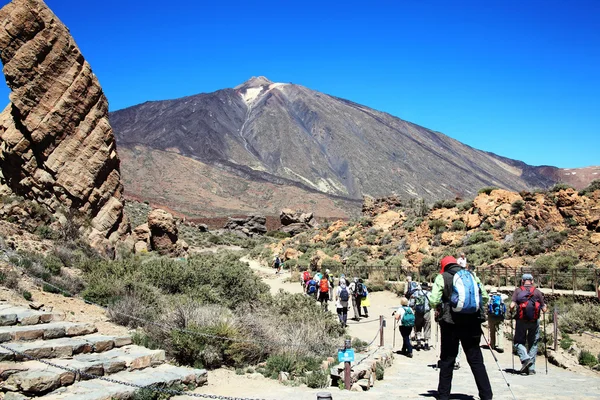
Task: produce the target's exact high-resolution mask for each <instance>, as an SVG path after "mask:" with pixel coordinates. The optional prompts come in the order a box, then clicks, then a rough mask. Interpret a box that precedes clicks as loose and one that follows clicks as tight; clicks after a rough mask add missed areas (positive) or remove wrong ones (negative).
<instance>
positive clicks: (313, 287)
mask: <svg viewBox="0 0 600 400" xmlns="http://www.w3.org/2000/svg"><path fill="white" fill-rule="evenodd" d="M318 293H319V282H317V280H315V278H311V279H310V280H309V281H308V282H307V283H306V294H307V295H309V296H312V297H313V298H314V299H315V300H316V299H317V294H318Z"/></svg>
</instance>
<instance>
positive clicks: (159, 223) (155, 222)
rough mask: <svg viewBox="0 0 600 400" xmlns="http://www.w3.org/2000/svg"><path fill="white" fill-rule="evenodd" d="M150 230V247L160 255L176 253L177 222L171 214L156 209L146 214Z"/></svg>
mask: <svg viewBox="0 0 600 400" xmlns="http://www.w3.org/2000/svg"><path fill="white" fill-rule="evenodd" d="M148 228H149V230H150V248H151V249H152V250H155V251H158V252H159V253H160V254H162V255H171V256H174V255H178V253H180V249H179V248H178V246H177V240H178V237H177V224H176V222H175V218H173V215H171V214H170V213H168V212H166V211H165V210H161V209H156V210H152V211H151V212H150V214H148Z"/></svg>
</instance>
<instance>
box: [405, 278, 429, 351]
mask: <svg viewBox="0 0 600 400" xmlns="http://www.w3.org/2000/svg"><path fill="white" fill-rule="evenodd" d="M427 289H428V286H427V284H425V283H424V284H423V285H418V286H417V290H415V291H414V292H413V294H412V296H410V300H409V302H408V305H409V306H410V307H411V308H412V309H413V310H414V311H415V336H416V339H417V344H416V346H415V347H416V348H422V349H423V350H429V339H430V338H431V312H430V311H431V307H430V306H429V297H431V292H430V291H429V290H427Z"/></svg>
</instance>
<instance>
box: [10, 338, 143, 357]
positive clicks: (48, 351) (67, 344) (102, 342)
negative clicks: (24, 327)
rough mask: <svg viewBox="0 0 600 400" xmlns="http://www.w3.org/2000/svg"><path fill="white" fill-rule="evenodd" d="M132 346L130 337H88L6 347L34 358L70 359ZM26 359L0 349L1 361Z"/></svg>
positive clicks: (37, 341)
mask: <svg viewBox="0 0 600 400" xmlns="http://www.w3.org/2000/svg"><path fill="white" fill-rule="evenodd" d="M130 344H132V340H131V337H129V336H104V335H86V336H77V337H73V338H60V339H51V340H36V341H34V342H12V343H5V345H6V346H8V347H10V348H11V349H14V350H16V351H19V352H22V353H25V354H27V355H28V356H30V357H34V358H69V357H72V356H73V355H76V354H82V353H101V352H103V351H107V350H111V349H113V348H115V347H117V348H118V347H123V346H127V345H130ZM23 358H24V357H23V356H21V355H18V354H15V353H13V352H11V351H9V350H6V349H3V348H0V361H20V360H22V359H23Z"/></svg>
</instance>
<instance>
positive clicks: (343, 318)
mask: <svg viewBox="0 0 600 400" xmlns="http://www.w3.org/2000/svg"><path fill="white" fill-rule="evenodd" d="M348 300H350V291H349V290H348V287H347V286H346V281H341V282H340V284H339V286H338V287H337V289H336V292H335V307H336V311H337V315H338V318H339V319H340V323H341V324H342V328H345V327H346V326H348V325H347V323H346V322H347V321H348Z"/></svg>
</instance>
